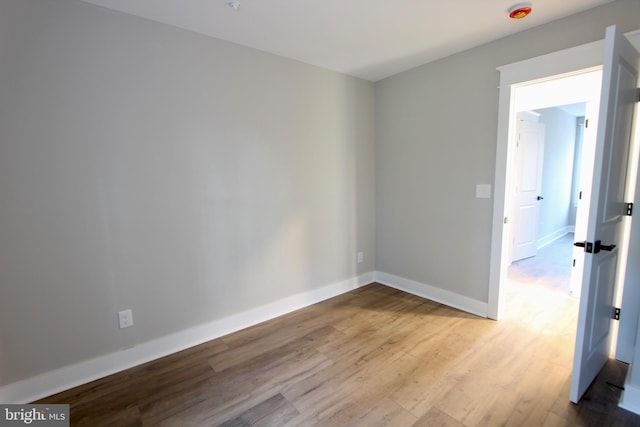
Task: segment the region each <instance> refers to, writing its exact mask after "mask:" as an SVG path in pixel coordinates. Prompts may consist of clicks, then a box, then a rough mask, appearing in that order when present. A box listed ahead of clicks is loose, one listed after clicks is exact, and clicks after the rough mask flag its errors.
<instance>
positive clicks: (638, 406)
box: [618, 365, 640, 415]
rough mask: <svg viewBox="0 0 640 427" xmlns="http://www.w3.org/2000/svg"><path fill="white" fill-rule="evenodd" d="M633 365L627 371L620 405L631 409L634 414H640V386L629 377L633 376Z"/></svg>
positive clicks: (628, 409)
mask: <svg viewBox="0 0 640 427" xmlns="http://www.w3.org/2000/svg"><path fill="white" fill-rule="evenodd" d="M632 369H633V365H631V366H629V370H628V371H627V379H626V380H625V382H624V390H623V391H622V394H621V395H620V400H619V401H618V406H619V407H621V408H622V409H626V410H627V411H631V412H633V413H634V414H638V415H640V387H638V386H635V385H631V384H630V383H629V378H631V370H632Z"/></svg>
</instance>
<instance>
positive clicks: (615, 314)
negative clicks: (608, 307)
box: [613, 307, 620, 320]
mask: <svg viewBox="0 0 640 427" xmlns="http://www.w3.org/2000/svg"><path fill="white" fill-rule="evenodd" d="M613 320H620V309H619V308H618V307H613Z"/></svg>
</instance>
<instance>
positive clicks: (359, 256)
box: [357, 252, 364, 263]
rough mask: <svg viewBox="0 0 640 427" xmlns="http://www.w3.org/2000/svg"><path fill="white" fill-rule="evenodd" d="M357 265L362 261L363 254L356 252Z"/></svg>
mask: <svg viewBox="0 0 640 427" xmlns="http://www.w3.org/2000/svg"><path fill="white" fill-rule="evenodd" d="M357 259H358V263H361V262H362V261H364V252H358V256H357Z"/></svg>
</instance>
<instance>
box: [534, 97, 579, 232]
mask: <svg viewBox="0 0 640 427" xmlns="http://www.w3.org/2000/svg"><path fill="white" fill-rule="evenodd" d="M537 112H538V113H540V119H539V121H540V123H543V124H544V125H545V141H544V161H543V165H542V196H544V200H542V202H541V203H540V217H539V221H538V243H539V244H540V243H542V244H544V243H550V241H552V240H553V238H554V237H555V238H557V237H560V236H561V235H562V234H564V233H565V232H566V231H567V228H568V227H569V226H570V219H571V217H570V213H571V204H572V200H571V188H572V184H573V166H574V154H575V146H576V127H577V126H576V123H577V119H576V117H575V116H573V115H571V114H569V113H567V112H565V111H562V110H561V109H558V108H545V109H542V110H537ZM574 225H575V224H574Z"/></svg>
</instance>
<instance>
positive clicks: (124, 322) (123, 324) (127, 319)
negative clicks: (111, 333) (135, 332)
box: [118, 310, 133, 329]
mask: <svg viewBox="0 0 640 427" xmlns="http://www.w3.org/2000/svg"><path fill="white" fill-rule="evenodd" d="M118 324H119V325H120V329H123V328H128V327H129V326H133V312H132V311H131V310H123V311H119V312H118Z"/></svg>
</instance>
